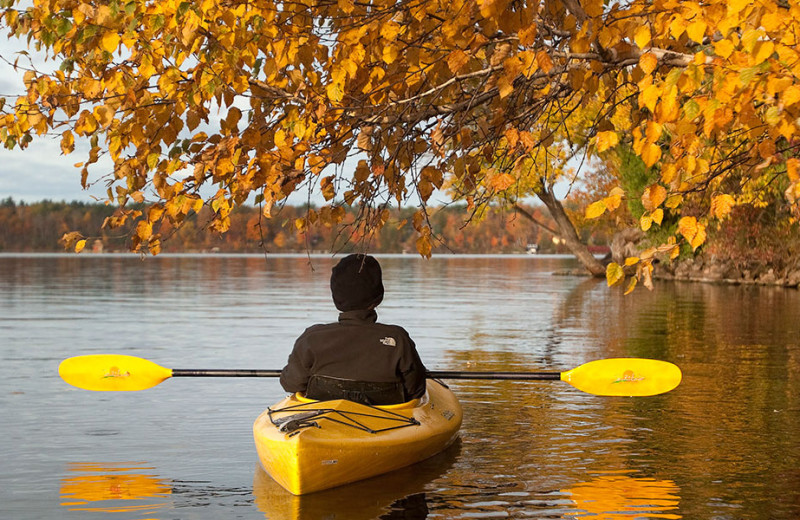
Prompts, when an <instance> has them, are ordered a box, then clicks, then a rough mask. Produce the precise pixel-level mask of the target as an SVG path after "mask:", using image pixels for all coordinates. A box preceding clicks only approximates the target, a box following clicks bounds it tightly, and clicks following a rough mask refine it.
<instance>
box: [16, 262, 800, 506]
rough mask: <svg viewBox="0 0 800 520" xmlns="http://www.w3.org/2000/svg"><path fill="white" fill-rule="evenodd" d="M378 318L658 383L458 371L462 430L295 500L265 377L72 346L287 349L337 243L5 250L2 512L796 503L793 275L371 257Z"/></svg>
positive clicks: (322, 310) (523, 364)
mask: <svg viewBox="0 0 800 520" xmlns="http://www.w3.org/2000/svg"><path fill="white" fill-rule="evenodd" d="M381 262H382V264H383V266H384V278H385V285H386V289H387V294H386V298H385V300H384V303H383V304H382V305H381V306H380V307H379V315H380V319H381V321H383V322H387V323H397V324H401V325H403V326H405V328H406V329H407V330H408V331H409V332H410V334H411V336H412V337H413V338H414V339H415V341H416V343H417V345H418V348H419V350H420V353H421V355H422V357H423V360H424V361H425V363H426V365H427V366H428V368H429V369H432V370H537V371H538V370H566V369H570V368H573V367H575V366H577V365H579V364H581V363H584V362H587V361H591V360H594V359H601V358H607V357H628V356H630V357H650V358H657V359H663V360H667V361H671V362H673V363H676V364H677V365H679V366H680V367H681V369H682V370H683V374H684V379H683V382H682V384H681V385H680V386H679V387H678V388H677V389H676V390H674V391H672V392H670V393H668V394H664V395H660V396H655V397H642V398H619V397H597V396H592V395H588V394H584V393H582V392H580V391H578V390H576V389H574V388H572V387H571V386H569V385H567V384H565V383H562V382H557V381H554V382H508V381H453V382H452V383H451V387H452V388H453V389H454V391H455V392H456V394H457V395H458V397H459V399H460V400H461V403H462V405H463V407H464V414H465V415H464V424H463V427H462V430H461V438H460V441H459V442H458V443H457V444H456V445H455V446H453V447H452V448H451V449H449V450H448V451H446V452H445V453H443V454H441V455H439V456H437V457H435V458H433V459H430V460H428V461H426V462H424V463H422V464H419V465H416V466H412V467H410V468H407V469H404V470H400V471H398V472H395V473H391V474H388V475H386V476H383V477H379V478H376V479H373V480H368V481H364V482H362V483H357V484H353V485H350V486H345V487H342V488H339V489H336V490H331V491H328V492H323V493H319V494H316V495H309V496H307V497H294V496H291V495H289V494H288V493H286V492H284V491H282V490H281V489H279V488H278V487H277V485H276V484H274V483H273V482H272V481H271V480H270V478H269V477H268V476H266V475H264V474H263V472H262V471H261V470H260V469H259V467H258V462H257V459H256V454H255V449H254V447H253V441H252V435H251V425H252V422H253V420H254V419H255V417H256V416H257V415H258V414H259V413H260V412H261V411H263V410H264V409H265V408H266V407H267V406H268V405H270V404H272V403H274V402H275V401H277V400H278V399H279V398H281V397H282V396H283V395H284V392H283V391H282V390H281V388H280V386H279V384H278V382H277V380H275V379H193V378H184V379H174V380H168V381H166V382H164V383H163V384H161V385H159V386H157V387H155V388H152V389H149V390H146V391H142V392H126V393H98V392H89V391H84V390H79V389H76V388H73V387H70V386H68V385H67V384H66V383H64V382H63V381H62V380H61V379H59V377H58V375H57V367H58V364H59V362H60V361H61V360H62V359H64V358H66V357H70V356H74V355H80V354H93V353H123V354H132V355H136V356H141V357H144V358H148V359H151V360H153V361H155V362H157V363H159V364H161V365H163V366H167V367H170V368H281V367H282V366H283V364H284V362H285V359H286V356H287V355H288V353H289V351H290V349H291V347H292V343H293V341H294V339H295V337H296V336H297V335H299V334H300V333H301V332H302V331H303V329H304V328H305V327H307V326H308V325H309V324H312V323H316V322H327V321H333V320H335V319H336V312H335V309H334V308H333V306H332V304H331V303H330V296H329V290H328V277H329V273H330V267H331V266H332V264H333V261H332V260H331V259H330V258H329V257H324V256H323V257H311V258H309V257H306V256H294V257H292V256H287V257H279V256H269V257H266V258H265V257H264V256H218V255H217V256H161V257H156V258H146V259H144V260H142V259H140V258H138V257H135V256H111V255H97V256H89V255H79V256H60V255H54V256H24V255H4V256H0V381H2V383H1V386H0V411H1V412H2V418H0V518H3V519H6V518H8V519H16V520H22V519H50V518H59V519H60V518H65V519H89V520H100V519H108V520H112V519H113V520H135V519H145V518H147V519H150V518H156V519H161V520H167V519H218V518H225V519H227V518H245V519H260V518H269V519H289V518H302V519H316V518H320V519H348V520H349V519H372V518H384V519H394V518H406V519H408V518H411V519H416V518H430V519H473V518H592V519H594V518H603V519H632V518H686V519H794V518H798V517H800V440H799V439H800V437H799V436H798V431H800V293H798V291H795V290H786V289H775V288H756V287H732V286H714V285H703V284H690V283H657V284H656V288H655V290H654V291H652V292H650V291H647V290H646V289H644V288H642V289H637V290H636V291H635V292H634V293H633V294H632V295H629V296H623V295H622V291H621V290H618V289H616V288H614V289H609V288H607V287H606V285H605V283H604V281H602V280H601V281H596V280H591V279H588V278H582V277H573V276H556V275H554V273H556V272H559V271H562V270H564V269H567V268H570V267H574V265H575V264H574V261H573V260H572V259H570V258H559V257H544V256H519V257H514V256H502V257H501V256H493V257H484V256H477V257H462V256H439V257H434V258H433V259H431V260H423V259H420V258H418V257H416V256H396V257H381Z"/></svg>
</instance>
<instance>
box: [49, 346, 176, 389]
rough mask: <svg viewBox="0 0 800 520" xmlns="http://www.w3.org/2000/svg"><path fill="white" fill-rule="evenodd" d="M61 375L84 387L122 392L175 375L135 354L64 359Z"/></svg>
mask: <svg viewBox="0 0 800 520" xmlns="http://www.w3.org/2000/svg"><path fill="white" fill-rule="evenodd" d="M58 375H60V376H61V379H63V380H64V381H66V382H67V383H69V384H71V385H72V386H77V387H78V388H83V389H84V390H95V391H101V392H119V391H133V390H144V389H146V388H152V387H154V386H156V385H157V384H159V383H161V382H162V381H164V380H165V379H167V378H169V377H172V370H170V369H169V368H164V367H162V366H159V365H157V364H155V363H153V362H152V361H148V360H146V359H142V358H139V357H135V356H125V355H119V354H94V355H89V356H75V357H71V358H68V359H65V360H64V361H62V362H61V364H60V365H59V366H58Z"/></svg>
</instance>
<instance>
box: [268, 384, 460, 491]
mask: <svg viewBox="0 0 800 520" xmlns="http://www.w3.org/2000/svg"><path fill="white" fill-rule="evenodd" d="M427 385H428V388H427V392H426V393H425V395H424V396H423V397H422V398H421V399H415V400H413V401H409V402H408V403H403V404H397V405H388V406H368V405H363V404H358V403H354V402H352V401H346V400H343V399H337V400H334V401H314V400H311V399H306V398H305V397H303V396H302V395H299V394H295V395H292V396H289V397H287V398H286V399H283V400H282V401H280V402H278V403H276V404H275V405H274V406H272V407H270V408H268V409H267V410H266V411H265V412H264V413H262V414H261V415H260V416H259V417H258V419H256V422H255V424H253V435H254V437H255V443H256V450H257V451H258V457H259V460H260V461H261V465H262V466H263V468H264V470H265V471H266V472H267V473H268V474H269V475H270V476H271V477H272V478H273V479H275V481H276V482H278V484H280V485H281V486H283V487H284V488H285V489H287V490H288V491H290V492H291V493H293V494H295V495H304V494H307V493H313V492H315V491H321V490H323V489H329V488H332V487H336V486H340V485H342V484H347V483H350V482H355V481H358V480H362V479H366V478H369V477H374V476H375V475H380V474H382V473H387V472H389V471H393V470H396V469H399V468H402V467H404V466H409V465H411V464H414V463H415V462H419V461H421V460H424V459H427V458H428V457H431V456H433V455H435V454H437V453H439V452H441V451H442V450H444V449H445V448H447V447H448V446H449V445H450V444H452V443H453V441H454V440H455V439H456V437H457V436H458V429H459V428H460V427H461V419H462V415H463V414H462V411H461V405H460V404H459V402H458V400H457V399H456V397H455V395H453V392H451V391H450V389H449V388H447V387H446V386H445V385H444V384H442V383H440V382H438V381H435V380H430V379H429V380H428V383H427Z"/></svg>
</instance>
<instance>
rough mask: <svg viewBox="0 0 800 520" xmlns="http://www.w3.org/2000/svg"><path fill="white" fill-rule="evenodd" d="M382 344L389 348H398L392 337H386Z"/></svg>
mask: <svg viewBox="0 0 800 520" xmlns="http://www.w3.org/2000/svg"><path fill="white" fill-rule="evenodd" d="M381 343H383V344H384V345H386V346H387V347H396V346H397V342H396V341H395V340H394V338H393V337H391V336H386V337H385V338H383V339H382V340H381Z"/></svg>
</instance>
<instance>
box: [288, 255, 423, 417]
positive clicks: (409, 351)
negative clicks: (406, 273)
mask: <svg viewBox="0 0 800 520" xmlns="http://www.w3.org/2000/svg"><path fill="white" fill-rule="evenodd" d="M383 292H384V289H383V279H382V273H381V266H380V264H379V263H378V261H377V260H376V259H375V258H374V257H372V256H369V255H362V254H353V255H349V256H347V257H345V258H343V259H342V260H341V261H340V262H339V263H338V264H336V266H334V268H333V270H332V271H331V295H332V297H333V303H334V305H335V306H336V308H337V309H338V310H339V311H340V314H339V320H338V321H337V322H335V323H327V324H317V325H313V326H311V327H309V328H308V329H306V330H305V332H303V334H302V335H300V337H299V338H297V340H296V341H295V344H294V348H293V349H292V352H291V354H290V355H289V360H288V362H287V364H286V366H285V367H284V368H283V370H282V371H281V377H280V381H281V386H282V387H283V388H284V390H286V391H287V392H305V394H306V397H309V398H311V399H319V400H329V399H348V400H351V401H356V402H360V403H364V404H372V405H382V404H397V403H402V402H406V401H410V400H411V399H415V398H417V397H422V396H423V395H424V394H425V375H426V372H427V370H426V368H425V365H423V363H422V360H421V359H420V357H419V354H418V353H417V349H416V345H415V344H414V341H413V340H412V339H411V337H410V336H409V335H408V332H406V330H405V329H404V328H402V327H400V326H397V325H385V324H382V323H378V314H377V312H376V311H375V308H376V307H377V306H378V305H379V304H380V303H381V302H382V301H383Z"/></svg>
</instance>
